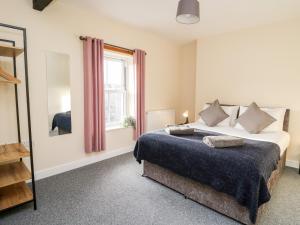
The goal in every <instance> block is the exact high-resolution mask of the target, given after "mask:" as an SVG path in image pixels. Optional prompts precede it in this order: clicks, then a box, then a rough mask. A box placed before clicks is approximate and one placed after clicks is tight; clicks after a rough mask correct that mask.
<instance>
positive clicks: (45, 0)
mask: <svg viewBox="0 0 300 225" xmlns="http://www.w3.org/2000/svg"><path fill="white" fill-rule="evenodd" d="M52 1H53V0H32V3H33V8H34V9H35V10H39V11H43V10H44V9H45V8H46V7H47V6H48V5H49V4H50V3H51V2H52Z"/></svg>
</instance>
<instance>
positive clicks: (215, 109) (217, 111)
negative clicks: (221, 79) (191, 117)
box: [199, 100, 229, 127]
mask: <svg viewBox="0 0 300 225" xmlns="http://www.w3.org/2000/svg"><path fill="white" fill-rule="evenodd" d="M199 115H200V116H201V118H202V119H203V121H204V122H205V124H206V125H207V126H210V127H214V126H216V125H217V124H218V123H220V122H221V121H223V120H225V119H226V118H228V117H229V115H228V114H226V113H225V112H224V110H223V109H222V108H221V106H220V103H219V101H218V100H216V101H214V102H213V103H212V104H211V105H210V106H209V107H208V108H207V109H204V110H202V111H201V112H200V113H199Z"/></svg>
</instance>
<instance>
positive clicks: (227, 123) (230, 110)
mask: <svg viewBox="0 0 300 225" xmlns="http://www.w3.org/2000/svg"><path fill="white" fill-rule="evenodd" d="M209 106H210V104H205V105H204V107H203V110H204V109H207V108H208V107H209ZM221 107H222V109H223V110H224V111H225V113H226V114H228V115H229V117H228V118H226V119H225V120H223V121H222V122H220V123H218V125H217V126H218V127H219V126H220V127H233V126H234V125H235V120H236V119H237V114H238V111H239V106H221ZM198 122H200V123H203V124H205V122H204V121H203V120H202V118H201V117H200V118H199V120H198Z"/></svg>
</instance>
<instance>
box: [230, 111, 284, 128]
mask: <svg viewBox="0 0 300 225" xmlns="http://www.w3.org/2000/svg"><path fill="white" fill-rule="evenodd" d="M247 108H248V107H245V106H240V115H242V114H243V113H244V112H245V111H246V110H247ZM260 109H261V110H262V111H264V112H266V113H268V114H269V115H270V116H272V117H273V118H275V119H276V121H275V122H274V123H272V124H271V125H269V126H267V127H266V128H265V129H263V130H262V132H278V131H282V130H283V123H284V116H285V113H286V108H260ZM236 128H237V129H244V128H243V127H242V126H241V125H240V124H237V125H236Z"/></svg>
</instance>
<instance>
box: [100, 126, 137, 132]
mask: <svg viewBox="0 0 300 225" xmlns="http://www.w3.org/2000/svg"><path fill="white" fill-rule="evenodd" d="M123 129H132V127H123V126H114V127H107V128H106V129H105V130H106V131H113V130H123Z"/></svg>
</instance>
